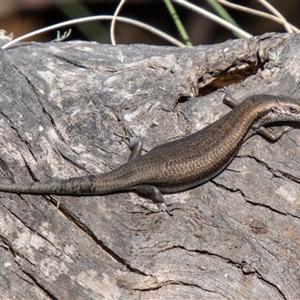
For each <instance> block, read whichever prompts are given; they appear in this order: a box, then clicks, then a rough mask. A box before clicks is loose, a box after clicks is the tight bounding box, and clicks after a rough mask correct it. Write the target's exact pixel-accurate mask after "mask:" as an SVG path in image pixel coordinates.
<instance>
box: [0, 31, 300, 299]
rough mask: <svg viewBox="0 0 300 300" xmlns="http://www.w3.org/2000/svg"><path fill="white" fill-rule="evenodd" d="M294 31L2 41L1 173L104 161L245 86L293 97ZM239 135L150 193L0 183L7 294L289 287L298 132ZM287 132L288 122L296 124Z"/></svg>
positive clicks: (169, 294)
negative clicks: (159, 193)
mask: <svg viewBox="0 0 300 300" xmlns="http://www.w3.org/2000/svg"><path fill="white" fill-rule="evenodd" d="M299 43H300V35H289V34H266V35H264V36H261V37H255V38H252V39H248V40H234V41H227V42H225V43H222V44H218V45H211V46H197V47H193V48H185V49H179V48H174V47H156V46H147V45H118V46H110V45H100V44H97V43H88V42H80V41H78V42H64V43H45V44H33V43H32V44H20V45H18V46H17V47H13V48H11V49H7V50H5V51H4V52H2V53H1V60H0V66H1V73H0V77H1V78H0V88H1V94H0V177H1V180H2V181H5V182H7V184H9V183H10V182H28V183H30V182H32V181H49V180H51V179H54V178H55V179H66V178H70V177H76V176H81V175H88V174H99V173H102V172H106V171H108V170H110V169H112V168H115V167H116V166H118V165H120V164H122V163H124V162H125V161H126V159H127V157H128V156H129V149H128V147H127V146H126V144H125V143H124V142H122V140H121V139H120V138H119V137H118V136H116V135H115V133H116V132H117V133H120V134H122V133H124V129H125V128H130V129H132V130H133V131H134V132H135V133H136V134H137V135H139V136H141V137H142V139H143V140H144V148H145V150H146V151H147V150H149V149H151V148H153V147H154V146H156V145H158V144H161V143H164V142H167V141H170V140H173V139H175V138H179V137H183V136H185V135H187V134H190V133H192V132H195V131H197V130H199V129H200V128H203V127H204V126H206V125H208V124H209V123H211V122H213V121H214V120H216V119H218V118H219V117H220V116H222V115H223V114H225V113H226V112H228V111H229V110H230V109H229V108H228V107H226V106H224V104H223V103H222V96H223V92H222V91H221V88H222V87H226V86H227V87H228V86H229V87H228V89H229V90H230V92H231V93H232V95H233V96H234V97H235V98H236V99H237V100H239V101H242V100H243V99H245V98H246V97H247V96H249V95H252V94H259V93H270V94H275V95H277V94H278V95H279V94H285V95H290V96H293V97H299V96H300V91H299V88H298V85H299V74H300V64H299V57H300V53H299V51H300V50H299ZM297 127H298V126H297V125H296V126H295V128H296V129H295V130H292V131H290V132H289V133H288V134H286V135H284V136H283V137H282V138H281V139H280V140H279V141H278V142H276V143H273V144H271V143H269V142H267V141H266V140H264V139H263V138H261V137H260V136H254V137H252V138H251V139H249V140H248V141H247V142H246V143H245V144H244V145H243V146H242V148H241V150H240V151H239V153H238V156H237V157H236V158H235V159H234V161H233V162H232V163H231V164H230V166H229V167H228V168H227V170H225V171H224V172H223V173H222V174H220V175H219V176H218V177H216V178H215V179H213V180H212V181H210V182H207V183H205V184H203V185H202V186H200V187H197V188H195V189H192V190H190V191H187V192H182V193H178V194H172V195H167V196H165V199H166V202H167V204H168V206H169V209H170V210H171V211H172V212H173V214H174V216H173V217H170V216H169V215H168V214H166V213H165V214H154V213H151V211H150V209H155V208H156V206H155V205H154V204H153V203H151V202H150V201H149V200H147V199H143V198H141V197H139V196H137V195H136V194H134V193H120V194H113V195H107V196H91V197H67V196H61V197H60V196H59V197H58V196H56V197H52V196H32V195H16V194H6V193H0V243H1V247H0V258H1V264H0V291H1V297H3V299H4V298H6V299H182V298H185V299H299V298H300V200H299V199H300V186H299V180H300V171H299V170H300V165H299V162H300V151H299V148H298V147H299V145H300V133H299V130H297ZM298 128H299V127H298Z"/></svg>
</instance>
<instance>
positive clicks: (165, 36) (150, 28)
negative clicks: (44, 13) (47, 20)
mask: <svg viewBox="0 0 300 300" xmlns="http://www.w3.org/2000/svg"><path fill="white" fill-rule="evenodd" d="M112 18H113V16H107V15H103V16H93V17H84V18H79V19H74V20H70V21H66V22H61V23H58V24H55V25H52V26H48V27H44V28H42V29H39V30H36V31H33V32H30V33H27V34H25V35H23V36H20V37H18V38H16V39H14V40H12V41H11V42H9V43H7V44H5V45H4V46H2V49H3V50H4V49H7V48H8V47H10V46H12V45H14V44H15V43H17V42H19V41H22V40H24V39H26V38H29V37H33V36H35V35H37V34H40V33H44V32H46V31H50V30H54V29H58V28H60V27H63V26H70V25H74V24H78V23H83V22H91V21H99V20H111V19H112ZM116 19H117V20H118V21H119V22H124V23H129V24H132V25H135V26H138V27H141V28H143V29H145V30H148V31H150V32H152V33H154V34H157V35H158V36H160V37H161V38H163V39H165V40H167V41H168V42H170V43H172V44H174V45H175V46H178V47H181V48H183V47H185V45H184V44H183V43H181V42H180V41H178V40H177V39H175V38H173V37H171V36H170V35H168V34H166V33H164V32H162V31H161V30H159V29H156V28H155V27H153V26H150V25H148V24H145V23H143V22H140V21H136V20H132V19H130V18H124V17H116Z"/></svg>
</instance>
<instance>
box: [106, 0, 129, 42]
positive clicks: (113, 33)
mask: <svg viewBox="0 0 300 300" xmlns="http://www.w3.org/2000/svg"><path fill="white" fill-rule="evenodd" d="M125 2H126V0H121V2H120V3H119V5H118V7H117V9H116V11H115V13H114V15H113V18H112V20H111V25H110V40H111V44H112V45H116V40H115V25H116V20H117V16H118V14H119V12H120V11H121V8H122V6H123V5H124V4H125Z"/></svg>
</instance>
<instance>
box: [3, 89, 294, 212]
mask: <svg viewBox="0 0 300 300" xmlns="http://www.w3.org/2000/svg"><path fill="white" fill-rule="evenodd" d="M224 99H225V102H226V103H227V104H230V105H231V106H234V108H233V109H232V110H231V111H230V112H229V113H228V114H226V115H224V116H223V117H221V118H220V119H219V120H217V121H216V122H214V123H212V124H211V125H209V126H207V127H205V128H203V129H202V130H200V131H198V132H196V133H194V134H191V135H189V136H187V137H184V138H181V139H178V140H175V141H172V142H168V143H165V144H162V145H160V146H158V147H156V148H154V149H152V150H151V151H149V152H148V153H147V154H145V155H141V151H142V146H141V143H135V144H134V145H133V147H132V148H133V152H132V155H131V158H130V160H129V161H128V162H127V163H125V164H123V165H121V166H119V167H118V168H116V169H114V170H112V171H109V172H107V173H103V174H100V175H95V176H84V177H76V178H71V179H67V180H62V181H54V180H53V181H51V182H46V183H39V182H35V183H31V184H23V183H22V184H7V183H1V184H0V191H2V192H9V193H20V194H55V195H103V194H110V193H115V192H125V191H135V192H137V193H138V194H141V195H142V196H144V197H147V198H149V199H151V200H152V201H154V202H155V203H157V204H158V207H159V210H166V205H165V202H164V198H163V195H162V194H163V193H176V192H180V191H184V190H187V189H190V188H193V187H196V186H198V185H200V184H202V183H204V182H206V181H208V180H210V179H212V178H213V177H215V176H216V175H218V174H219V173H220V172H222V171H223V170H224V169H225V168H226V167H227V166H228V165H229V163H230V162H231V161H232V159H233V158H234V157H235V155H236V154H237V152H238V150H239V148H240V147H241V145H242V143H243V142H244V141H245V140H246V139H247V138H248V137H249V136H251V135H253V134H255V133H257V132H259V133H261V134H263V135H264V136H266V137H268V138H269V139H270V140H273V141H275V140H277V139H279V138H280V137H281V136H282V134H284V133H285V132H287V131H288V130H290V128H289V127H285V128H283V130H281V131H280V132H277V134H272V132H270V131H268V130H267V129H266V128H264V127H263V125H265V124H269V123H274V122H279V121H297V122H299V121H300V101H299V100H298V99H294V98H291V97H287V96H272V95H262V94H260V95H254V96H250V97H248V98H247V99H246V100H244V101H243V102H241V103H240V104H237V102H236V101H235V100H234V99H233V98H230V97H229V96H225V98H224ZM129 139H130V141H131V142H132V141H133V140H132V137H129Z"/></svg>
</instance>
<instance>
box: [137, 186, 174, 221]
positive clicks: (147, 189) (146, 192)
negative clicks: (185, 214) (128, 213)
mask: <svg viewBox="0 0 300 300" xmlns="http://www.w3.org/2000/svg"><path fill="white" fill-rule="evenodd" d="M133 190H134V191H135V192H136V193H137V194H139V195H140V196H142V197H145V198H147V199H150V200H152V201H153V202H154V203H156V204H157V206H158V209H157V210H156V211H155V212H161V211H163V212H167V213H168V214H169V215H170V216H172V215H173V214H172V213H170V212H169V211H168V209H167V206H166V203H165V199H164V196H163V195H162V193H161V191H160V190H159V188H158V187H156V186H154V185H151V184H141V185H137V186H135V187H134V188H133Z"/></svg>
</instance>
